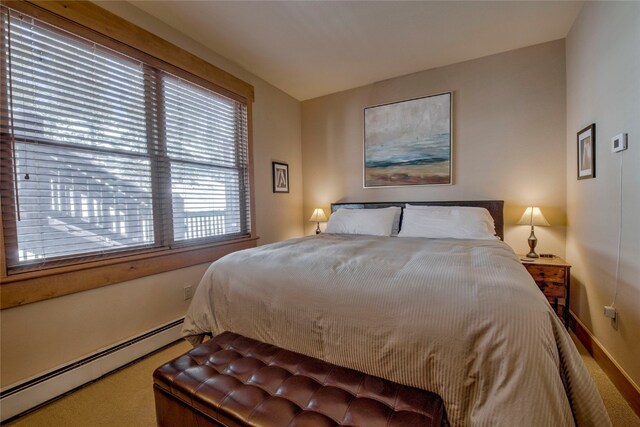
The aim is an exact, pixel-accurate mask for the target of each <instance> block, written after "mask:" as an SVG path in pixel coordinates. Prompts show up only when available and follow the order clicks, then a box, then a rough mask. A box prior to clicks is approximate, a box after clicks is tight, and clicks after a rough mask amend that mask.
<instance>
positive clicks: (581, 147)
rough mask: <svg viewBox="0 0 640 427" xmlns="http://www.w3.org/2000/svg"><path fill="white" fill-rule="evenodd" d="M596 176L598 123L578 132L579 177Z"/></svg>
mask: <svg viewBox="0 0 640 427" xmlns="http://www.w3.org/2000/svg"><path fill="white" fill-rule="evenodd" d="M595 177H596V124H595V123H591V124H590V125H589V126H587V127H586V128H584V129H582V130H581V131H580V132H578V179H588V178H595Z"/></svg>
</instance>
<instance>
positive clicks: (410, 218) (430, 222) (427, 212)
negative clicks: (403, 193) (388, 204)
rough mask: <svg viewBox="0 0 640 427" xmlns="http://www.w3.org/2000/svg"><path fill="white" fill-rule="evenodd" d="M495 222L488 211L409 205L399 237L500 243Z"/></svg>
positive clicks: (461, 207)
mask: <svg viewBox="0 0 640 427" xmlns="http://www.w3.org/2000/svg"><path fill="white" fill-rule="evenodd" d="M495 234H496V231H495V225H494V222H493V218H492V217H491V214H490V213H489V211H488V210H486V209H485V208H474V207H466V206H412V205H407V207H406V208H405V210H404V216H403V218H402V229H401V230H400V233H399V234H398V237H429V238H433V239H477V240H496V239H498V237H496V235H495Z"/></svg>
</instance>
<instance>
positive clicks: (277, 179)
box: [271, 162, 289, 193]
mask: <svg viewBox="0 0 640 427" xmlns="http://www.w3.org/2000/svg"><path fill="white" fill-rule="evenodd" d="M271 171H272V173H273V192H274V193H288V192H289V165H288V164H286V163H280V162H271Z"/></svg>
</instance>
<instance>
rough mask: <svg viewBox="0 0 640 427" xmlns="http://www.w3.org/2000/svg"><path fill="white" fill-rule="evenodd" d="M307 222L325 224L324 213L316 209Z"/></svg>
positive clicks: (325, 217)
mask: <svg viewBox="0 0 640 427" xmlns="http://www.w3.org/2000/svg"><path fill="white" fill-rule="evenodd" d="M309 221H311V222H326V221H327V216H326V215H325V214H324V211H323V210H322V209H320V208H318V209H316V210H315V211H313V214H311V218H309Z"/></svg>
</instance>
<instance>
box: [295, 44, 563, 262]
mask: <svg viewBox="0 0 640 427" xmlns="http://www.w3.org/2000/svg"><path fill="white" fill-rule="evenodd" d="M446 91H453V93H454V94H453V120H454V121H453V125H454V130H453V134H454V138H453V139H454V142H453V152H454V154H453V169H454V178H453V179H454V185H452V186H417V187H401V188H382V189H380V188H376V189H364V188H363V184H362V170H363V160H362V159H363V139H362V129H363V109H364V108H365V107H366V106H370V105H376V104H381V103H386V102H391V101H398V100H402V99H409V98H414V97H419V96H423V95H429V94H435V93H440V92H446ZM565 134H566V132H565V62H564V41H563V40H558V41H554V42H549V43H544V44H540V45H536V46H531V47H527V48H523V49H518V50H514V51H510V52H506V53H501V54H498V55H492V56H488V57H484V58H480V59H476V60H472V61H467V62H463V63H459V64H454V65H450V66H447V67H442V68H436V69H432V70H428V71H423V72H419V73H415V74H411V75H407V76H403V77H398V78H394V79H390V80H385V81H382V82H379V83H376V84H372V85H368V86H363V87H359V88H356V89H352V90H348V91H344V92H340V93H336V94H332V95H327V96H324V97H320V98H316V99H313V100H309V101H305V102H303V103H302V161H303V171H304V177H303V181H304V215H303V216H304V219H305V220H306V219H308V217H309V216H310V215H311V213H312V212H313V208H315V207H324V208H325V209H327V212H328V208H329V205H330V203H331V202H334V201H403V200H404V201H407V200H408V201H411V200H416V201H417V200H465V199H466V200H473V199H503V200H504V201H505V222H506V228H505V232H506V233H505V234H506V236H505V240H506V241H507V243H509V244H510V245H512V247H513V248H514V249H515V250H516V251H518V252H520V253H526V252H525V250H526V249H528V247H527V243H526V242H527V237H528V234H529V230H528V228H527V227H525V226H514V225H513V224H514V223H515V222H516V221H517V220H518V219H519V217H520V215H522V213H523V212H524V208H525V207H526V206H527V205H529V204H534V205H537V206H540V207H542V210H543V213H544V214H545V215H546V216H547V219H549V221H550V222H551V223H552V224H553V225H554V226H553V227H549V228H544V227H537V229H536V234H537V236H538V239H539V243H538V250H539V251H542V252H553V253H555V254H558V255H561V256H564V252H565V227H564V224H565V203H566V202H565V200H566V194H565V181H566V177H565V175H566V174H565V168H566V160H565V159H566V153H565V144H564V141H565ZM305 224H306V228H305V232H306V234H311V233H313V229H314V226H313V224H311V223H308V222H305Z"/></svg>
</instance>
